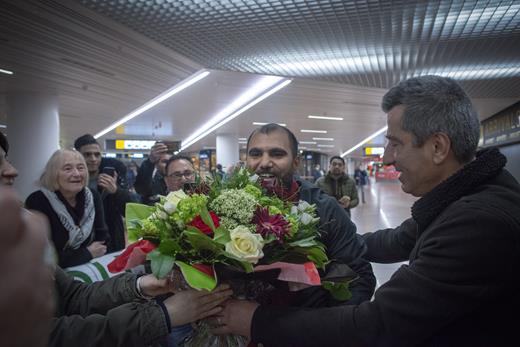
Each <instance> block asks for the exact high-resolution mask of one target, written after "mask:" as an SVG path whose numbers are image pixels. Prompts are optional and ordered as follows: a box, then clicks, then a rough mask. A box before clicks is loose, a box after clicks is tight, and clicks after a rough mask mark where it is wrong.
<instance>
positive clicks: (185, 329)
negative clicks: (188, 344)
mask: <svg viewBox="0 0 520 347" xmlns="http://www.w3.org/2000/svg"><path fill="white" fill-rule="evenodd" d="M191 330H192V328H191V324H184V325H180V326H178V327H173V328H172V332H171V333H170V335H168V336H166V338H165V339H164V341H163V342H162V343H161V345H162V346H163V347H182V346H183V342H184V339H185V338H186V337H187V336H188V335H189V334H190V333H191Z"/></svg>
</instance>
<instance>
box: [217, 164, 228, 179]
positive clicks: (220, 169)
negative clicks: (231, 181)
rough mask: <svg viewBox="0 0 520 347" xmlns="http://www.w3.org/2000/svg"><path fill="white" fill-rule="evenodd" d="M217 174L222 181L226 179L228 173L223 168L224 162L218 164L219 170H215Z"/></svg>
mask: <svg viewBox="0 0 520 347" xmlns="http://www.w3.org/2000/svg"><path fill="white" fill-rule="evenodd" d="M215 174H216V175H217V176H218V178H219V179H220V180H221V181H222V180H224V179H226V173H225V172H224V170H223V169H222V164H217V171H216V172H215Z"/></svg>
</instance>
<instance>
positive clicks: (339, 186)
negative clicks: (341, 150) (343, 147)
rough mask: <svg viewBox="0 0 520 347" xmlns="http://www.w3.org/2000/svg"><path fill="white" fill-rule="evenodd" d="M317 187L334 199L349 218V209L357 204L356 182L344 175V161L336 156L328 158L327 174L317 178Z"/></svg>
mask: <svg viewBox="0 0 520 347" xmlns="http://www.w3.org/2000/svg"><path fill="white" fill-rule="evenodd" d="M316 186H318V187H319V188H320V189H321V190H323V191H324V192H325V193H327V194H329V195H330V196H332V197H333V198H335V199H336V200H337V201H338V203H339V204H340V205H341V207H343V208H344V209H345V212H347V214H348V216H349V217H350V209H351V208H354V207H356V206H357V205H358V204H359V199H358V194H357V189H356V182H355V181H354V180H353V179H352V178H350V177H348V175H347V174H346V173H345V159H343V158H342V157H339V156H337V155H335V156H333V157H331V158H330V167H329V172H327V175H326V176H322V177H320V178H318V180H317V181H316Z"/></svg>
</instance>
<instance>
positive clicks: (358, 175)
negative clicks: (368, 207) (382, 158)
mask: <svg viewBox="0 0 520 347" xmlns="http://www.w3.org/2000/svg"><path fill="white" fill-rule="evenodd" d="M354 179H355V180H356V185H357V186H358V187H359V191H360V192H361V201H362V202H363V203H365V186H366V185H367V184H368V183H369V180H368V173H367V171H366V170H365V169H363V168H362V167H361V165H359V166H358V167H357V168H356V170H355V171H354Z"/></svg>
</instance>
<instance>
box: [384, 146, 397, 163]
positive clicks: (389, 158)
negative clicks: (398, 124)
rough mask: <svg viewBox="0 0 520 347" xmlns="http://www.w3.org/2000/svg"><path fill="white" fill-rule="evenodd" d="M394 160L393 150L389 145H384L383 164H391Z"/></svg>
mask: <svg viewBox="0 0 520 347" xmlns="http://www.w3.org/2000/svg"><path fill="white" fill-rule="evenodd" d="M394 162H395V151H394V149H392V148H390V147H389V146H386V147H385V152H384V154H383V164H385V165H393V164H394Z"/></svg>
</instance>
